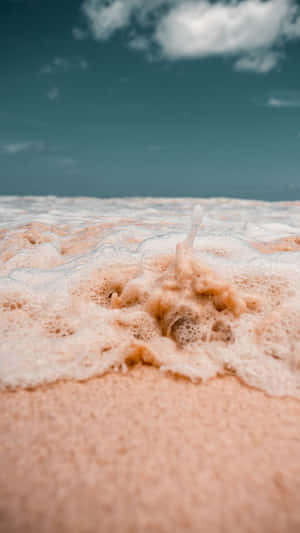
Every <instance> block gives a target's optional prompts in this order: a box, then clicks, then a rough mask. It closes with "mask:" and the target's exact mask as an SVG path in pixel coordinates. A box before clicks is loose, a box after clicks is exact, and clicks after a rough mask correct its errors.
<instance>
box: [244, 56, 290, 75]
mask: <svg viewBox="0 0 300 533" xmlns="http://www.w3.org/2000/svg"><path fill="white" fill-rule="evenodd" d="M282 57H283V55H282V54H281V53H279V52H272V51H268V52H260V53H259V52H257V53H254V54H252V55H251V54H249V55H248V56H247V55H246V56H242V57H240V59H238V60H237V61H236V62H235V64H234V68H235V70H240V71H242V70H248V71H252V72H259V73H262V74H264V73H265V72H269V71H270V70H272V69H273V68H275V67H276V66H277V64H278V63H279V60H280V59H281V58H282Z"/></svg>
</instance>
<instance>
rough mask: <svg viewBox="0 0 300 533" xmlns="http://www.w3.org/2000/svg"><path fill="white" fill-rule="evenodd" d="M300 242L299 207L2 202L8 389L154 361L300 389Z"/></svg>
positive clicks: (0, 292)
mask: <svg viewBox="0 0 300 533" xmlns="http://www.w3.org/2000/svg"><path fill="white" fill-rule="evenodd" d="M299 237H300V203H297V202H294V203H291V202H289V203H284V202H282V203H273V204H271V203H265V202H255V201H247V200H234V199H225V198H221V199H188V198H182V199H151V198H146V199H135V198H130V199H112V200H100V199H95V198H55V197H39V198H29V197H27V198H21V197H20V198H16V197H2V198H1V199H0V338H1V344H0V386H1V387H2V388H3V387H11V388H15V387H19V386H21V387H34V386H38V385H40V384H42V383H51V382H54V381H57V380H59V379H80V380H81V379H87V378H89V377H92V376H96V375H101V374H103V373H105V372H107V371H110V370H112V369H120V370H122V371H125V370H126V368H127V366H128V365H130V364H135V363H137V362H141V363H146V364H153V365H155V366H157V367H158V368H160V369H161V370H162V371H168V372H171V373H175V374H180V375H182V376H186V377H188V378H190V379H192V380H194V381H195V380H196V381H197V380H200V381H201V380H207V379H210V378H212V377H214V376H216V375H217V374H218V375H222V374H226V373H231V374H234V375H237V376H238V377H239V378H240V379H242V380H243V381H244V382H245V383H247V384H248V385H251V386H255V387H259V388H261V389H263V390H264V391H266V392H268V393H270V394H273V395H278V396H284V395H290V396H294V397H297V398H300V307H299V301H300V300H299V299H300V238H299ZM180 243H181V244H180Z"/></svg>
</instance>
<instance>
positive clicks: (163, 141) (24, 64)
mask: <svg viewBox="0 0 300 533" xmlns="http://www.w3.org/2000/svg"><path fill="white" fill-rule="evenodd" d="M0 41H1V45H0V68H1V83H0V124H1V127H0V194H8V195H12V194H18V195H60V196H77V195H80V196H98V197H115V196H117V197H122V196H171V197H174V196H199V197H208V196H226V197H239V198H257V199H261V200H299V199H300V4H299V2H297V1H295V0H242V1H231V0H223V1H221V0H214V1H212V0H59V1H58V0H52V1H51V2H42V1H41V0H1V3H0Z"/></svg>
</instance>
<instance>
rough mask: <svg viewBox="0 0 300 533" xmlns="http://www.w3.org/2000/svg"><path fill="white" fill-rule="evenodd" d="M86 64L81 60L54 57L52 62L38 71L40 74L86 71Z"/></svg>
mask: <svg viewBox="0 0 300 533" xmlns="http://www.w3.org/2000/svg"><path fill="white" fill-rule="evenodd" d="M87 68H88V62H87V61H86V60H85V59H82V58H78V57H77V58H75V59H74V58H73V59H67V58H65V57H54V58H53V59H52V61H51V62H50V63H48V64H46V65H44V66H43V67H42V68H41V69H40V73H41V74H57V73H59V72H66V71H69V70H76V69H81V70H86V69H87Z"/></svg>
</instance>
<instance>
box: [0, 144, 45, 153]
mask: <svg viewBox="0 0 300 533" xmlns="http://www.w3.org/2000/svg"><path fill="white" fill-rule="evenodd" d="M45 148H46V146H45V143H44V142H43V141H23V142H15V143H10V144H4V145H2V146H1V151H2V153H5V154H8V155H17V154H20V153H22V152H43V151H44V150H45Z"/></svg>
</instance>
